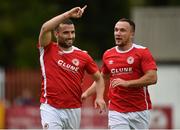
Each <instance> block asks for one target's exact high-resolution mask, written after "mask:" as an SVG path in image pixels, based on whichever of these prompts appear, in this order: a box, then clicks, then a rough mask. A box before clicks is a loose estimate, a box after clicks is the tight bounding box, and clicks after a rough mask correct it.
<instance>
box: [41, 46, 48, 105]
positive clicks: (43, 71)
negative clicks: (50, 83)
mask: <svg viewBox="0 0 180 130" xmlns="http://www.w3.org/2000/svg"><path fill="white" fill-rule="evenodd" d="M39 52H40V65H41V71H42V76H43V78H44V97H45V99H46V100H45V103H47V98H46V95H47V92H46V88H47V84H46V83H47V80H46V71H45V66H44V59H43V58H44V48H43V47H40V48H39Z"/></svg>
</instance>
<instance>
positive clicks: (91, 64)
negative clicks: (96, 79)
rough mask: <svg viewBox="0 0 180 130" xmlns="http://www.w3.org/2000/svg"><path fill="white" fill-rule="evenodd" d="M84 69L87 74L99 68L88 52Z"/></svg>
mask: <svg viewBox="0 0 180 130" xmlns="http://www.w3.org/2000/svg"><path fill="white" fill-rule="evenodd" d="M85 69H86V72H87V73H88V74H94V73H95V72H97V71H98V70H99V68H98V66H97V64H96V62H95V61H94V60H93V59H92V57H91V56H89V55H88V54H87V63H86V65H85Z"/></svg>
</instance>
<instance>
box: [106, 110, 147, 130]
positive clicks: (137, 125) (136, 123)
mask: <svg viewBox="0 0 180 130" xmlns="http://www.w3.org/2000/svg"><path fill="white" fill-rule="evenodd" d="M149 123H150V110H144V111H140V112H128V113H120V112H117V111H109V114H108V127H109V129H126V130H130V129H135V130H140V129H148V128H149Z"/></svg>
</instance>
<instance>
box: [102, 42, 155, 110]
mask: <svg viewBox="0 0 180 130" xmlns="http://www.w3.org/2000/svg"><path fill="white" fill-rule="evenodd" d="M101 69H102V70H101V71H102V73H104V74H110V83H111V81H112V80H113V79H116V78H121V79H124V80H133V79H138V78H140V77H142V76H143V75H144V74H145V72H146V71H148V70H157V66H156V63H155V60H154V59H153V57H152V55H151V53H150V51H149V49H148V48H146V47H143V46H140V45H136V44H133V46H132V47H131V48H130V49H129V50H127V51H119V50H118V48H117V46H116V47H113V48H111V49H109V50H107V51H106V52H105V53H104V55H103V65H102V68H101ZM108 96H109V109H110V110H115V111H118V112H134V111H142V110H146V109H151V108H152V105H151V100H150V95H149V93H148V87H147V86H139V87H136V88H133V87H129V88H125V87H121V86H118V87H115V88H112V87H111V84H110V86H109V93H108Z"/></svg>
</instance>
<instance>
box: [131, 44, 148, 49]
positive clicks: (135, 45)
mask: <svg viewBox="0 0 180 130" xmlns="http://www.w3.org/2000/svg"><path fill="white" fill-rule="evenodd" d="M133 47H135V48H141V49H145V48H146V47H144V46H142V45H137V44H135V43H133Z"/></svg>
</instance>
